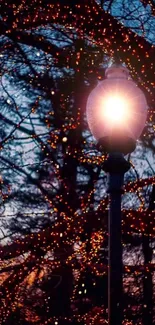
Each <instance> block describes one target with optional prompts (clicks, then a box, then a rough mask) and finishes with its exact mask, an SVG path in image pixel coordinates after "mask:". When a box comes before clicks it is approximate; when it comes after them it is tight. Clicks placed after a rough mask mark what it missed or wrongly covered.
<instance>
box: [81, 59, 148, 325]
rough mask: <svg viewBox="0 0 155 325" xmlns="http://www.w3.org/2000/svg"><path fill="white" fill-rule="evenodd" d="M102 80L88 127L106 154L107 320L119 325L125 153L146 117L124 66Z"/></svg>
mask: <svg viewBox="0 0 155 325" xmlns="http://www.w3.org/2000/svg"><path fill="white" fill-rule="evenodd" d="M105 77H106V78H105V79H104V80H103V81H101V82H100V83H99V84H98V85H97V86H96V88H95V89H94V90H93V91H92V92H91V93H90V95H89V97H88V101H87V120H88V124H89V128H90V130H91V132H92V134H93V135H94V137H95V138H96V140H97V141H98V147H99V149H100V150H101V151H103V152H105V151H106V152H107V153H108V154H109V156H108V159H107V160H106V161H105V163H104V165H103V169H104V170H105V171H106V172H108V174H109V188H108V192H109V197H110V208H109V221H108V232H109V242H108V319H109V325H121V324H122V319H123V313H122V312H123V308H122V293H123V284H122V239H121V193H122V186H123V180H124V174H125V173H126V172H127V171H128V170H129V168H130V163H129V162H128V161H126V160H125V158H124V155H126V154H128V153H131V152H132V151H134V149H135V147H136V140H137V139H138V138H139V136H140V135H141V133H142V131H143V128H144V126H145V122H146V117H147V102H146V99H145V96H144V94H143V92H142V91H141V90H140V89H139V88H138V87H137V85H136V84H135V83H134V82H133V81H132V80H131V78H130V76H129V71H128V69H127V68H125V67H123V66H120V65H113V66H111V67H110V68H108V69H107V70H106V71H105Z"/></svg>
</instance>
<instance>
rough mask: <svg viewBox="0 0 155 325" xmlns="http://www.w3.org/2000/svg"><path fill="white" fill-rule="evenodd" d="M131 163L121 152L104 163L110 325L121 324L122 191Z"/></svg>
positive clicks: (112, 154) (114, 154)
mask: <svg viewBox="0 0 155 325" xmlns="http://www.w3.org/2000/svg"><path fill="white" fill-rule="evenodd" d="M129 168H130V164H129V163H128V162H127V161H126V160H125V159H124V156H123V155H122V154H121V153H111V154H110V155H109V157H108V159H107V161H106V163H105V164H104V170H106V171H107V172H108V173H109V189H108V192H109V196H110V207H109V225H108V227H109V229H108V231H109V243H108V251H109V256H108V257H109V259H108V260H109V262H108V319H109V325H121V324H122V317H123V307H122V292H123V285H122V274H123V272H122V271H123V270H122V236H121V193H122V186H123V180H124V173H125V172H126V171H127V170H129Z"/></svg>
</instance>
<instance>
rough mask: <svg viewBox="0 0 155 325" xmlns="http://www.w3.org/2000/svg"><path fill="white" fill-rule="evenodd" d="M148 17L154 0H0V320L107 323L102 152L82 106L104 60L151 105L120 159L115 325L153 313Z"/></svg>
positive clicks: (152, 317) (151, 43)
mask: <svg viewBox="0 0 155 325" xmlns="http://www.w3.org/2000/svg"><path fill="white" fill-rule="evenodd" d="M131 3H132V4H131ZM154 14H155V2H154V1H153V0H152V1H151V0H150V1H142V0H141V1H140V0H133V1H129V0H112V1H110V0H105V1H95V0H77V1H75V0H61V1H55V0H53V1H50V0H49V1H48V0H40V1H37V0H36V1H35V0H34V1H33V2H32V1H29V0H23V1H18V0H17V1H16V2H14V1H10V0H6V2H4V1H2V0H1V1H0V34H1V36H0V45H1V51H0V68H1V69H0V74H1V79H0V91H1V96H0V126H1V131H0V137H1V145H0V150H1V151H0V191H1V206H0V216H1V218H0V221H1V224H0V225H1V228H0V229H1V232H0V236H1V237H0V238H1V246H0V252H1V254H0V258H1V261H0V265H1V267H0V273H1V277H0V282H1V290H0V302H1V307H0V324H2V325H10V324H11V325H14V324H22V325H32V324H33V323H34V324H38V325H46V324H52V325H68V324H74V325H77V324H80V325H85V324H91V325H99V324H107V242H108V229H107V219H108V204H109V202H108V196H107V192H106V188H107V176H106V174H105V173H104V171H103V170H102V164H103V161H104V160H105V159H106V157H107V153H106V152H104V153H102V152H100V151H99V150H98V147H97V146H96V143H95V140H94V139H93V138H92V136H91V134H90V131H89V129H88V125H87V121H86V114H85V109H86V102H87V98H88V95H89V93H90V91H91V90H92V89H93V88H94V87H95V86H96V84H97V83H98V82H100V80H102V79H103V78H104V72H105V68H106V67H107V66H109V65H110V64H111V63H112V62H120V63H122V64H124V65H126V66H127V67H128V69H129V70H130V74H131V76H132V78H133V79H134V80H135V81H136V83H137V84H138V86H139V87H140V88H141V89H142V90H143V91H144V93H145V96H146V98H147V102H148V106H149V113H148V119H147V124H146V127H145V129H144V132H143V134H142V136H141V138H140V140H139V141H138V143H137V148H136V150H135V151H134V152H133V153H132V154H131V155H130V156H129V157H127V159H128V160H130V161H131V164H132V168H131V169H130V171H129V172H128V173H127V174H126V178H125V186H124V195H123V202H122V215H123V219H122V240H123V264H124V270H123V272H124V273H123V281H124V282H123V286H124V299H123V302H124V306H123V307H124V311H123V315H124V316H123V317H124V323H123V324H124V325H127V324H128V325H129V324H130V325H133V324H136V325H137V324H139V325H140V324H142V325H147V324H148V322H149V325H152V324H153V322H154V321H155V311H154V309H153V299H154V295H155V292H154V290H153V284H154V282H155V260H154V258H155V257H154V245H155V240H154V237H155V212H154V206H155V205H154V203H155V188H154V183H155V176H154V170H155V164H154V154H155V141H154V130H155V114H154V108H155V107H154V106H155V92H154V89H155V60H154V58H155V18H154Z"/></svg>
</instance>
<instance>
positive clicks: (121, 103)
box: [101, 95, 129, 124]
mask: <svg viewBox="0 0 155 325" xmlns="http://www.w3.org/2000/svg"><path fill="white" fill-rule="evenodd" d="M101 110H102V116H103V118H104V119H106V120H107V121H109V122H111V123H113V124H119V123H121V122H125V121H127V119H128V117H129V102H128V100H127V99H125V98H124V97H123V96H119V95H111V96H108V97H107V98H105V99H104V102H102V107H101Z"/></svg>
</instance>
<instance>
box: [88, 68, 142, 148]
mask: <svg viewBox="0 0 155 325" xmlns="http://www.w3.org/2000/svg"><path fill="white" fill-rule="evenodd" d="M106 77H107V78H106V79H105V80H103V81H101V82H100V83H99V84H98V85H97V87H96V88H95V89H94V90H93V91H92V92H91V94H90V95H89V97H88V101H87V120H88V124H89V128H90V130H91V132H92V134H93V135H94V137H95V138H96V139H97V140H98V141H100V140H101V139H108V141H110V142H111V143H112V142H113V143H115V140H116V138H117V139H119V142H120V141H123V143H124V144H125V145H126V146H128V143H127V142H129V139H130V142H131V141H133V142H135V141H136V140H137V139H138V138H139V136H140V135H141V133H142V131H143V128H144V126H145V122H146V117H147V103H146V99H145V96H144V94H143V92H142V91H141V90H140V89H139V88H138V87H137V86H136V84H135V83H134V82H133V81H132V80H131V79H129V71H128V69H126V68H125V67H122V66H112V67H110V68H108V69H107V70H106ZM132 150H133V148H130V149H129V148H126V150H125V149H123V148H122V152H123V151H124V152H125V153H127V152H128V151H130V152H131V151H132Z"/></svg>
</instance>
